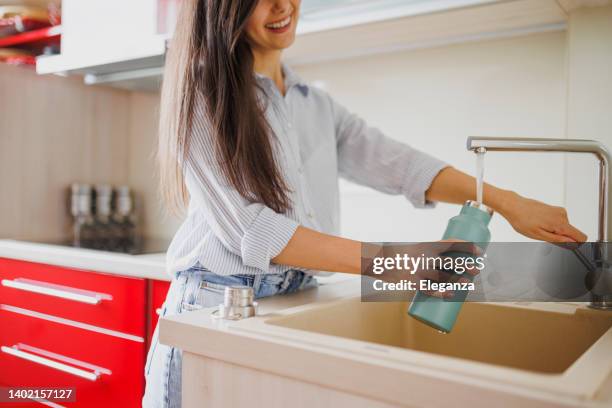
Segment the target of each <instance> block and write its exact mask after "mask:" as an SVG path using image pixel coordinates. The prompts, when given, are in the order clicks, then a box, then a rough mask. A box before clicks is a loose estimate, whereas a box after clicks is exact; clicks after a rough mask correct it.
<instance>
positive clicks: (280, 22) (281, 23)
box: [265, 15, 291, 32]
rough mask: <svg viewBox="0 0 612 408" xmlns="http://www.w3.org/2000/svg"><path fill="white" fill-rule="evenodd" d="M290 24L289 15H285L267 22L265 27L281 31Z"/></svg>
mask: <svg viewBox="0 0 612 408" xmlns="http://www.w3.org/2000/svg"><path fill="white" fill-rule="evenodd" d="M290 25H291V16H290V15H289V16H287V17H285V18H284V19H282V20H278V21H275V22H272V23H268V24H266V25H265V27H266V28H267V29H268V30H271V31H274V32H283V31H285V30H286V29H287V28H288V27H289V26H290Z"/></svg>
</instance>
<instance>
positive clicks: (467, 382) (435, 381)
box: [160, 274, 612, 407]
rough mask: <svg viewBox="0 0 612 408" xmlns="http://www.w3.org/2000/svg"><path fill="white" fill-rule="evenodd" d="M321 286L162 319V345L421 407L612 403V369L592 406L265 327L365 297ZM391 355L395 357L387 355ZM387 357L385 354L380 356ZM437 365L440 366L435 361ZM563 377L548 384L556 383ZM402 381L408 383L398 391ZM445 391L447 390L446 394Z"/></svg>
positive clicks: (447, 361) (350, 283) (332, 284)
mask: <svg viewBox="0 0 612 408" xmlns="http://www.w3.org/2000/svg"><path fill="white" fill-rule="evenodd" d="M319 281H320V282H321V283H322V284H321V285H320V287H319V288H313V289H308V290H305V291H303V292H299V293H296V294H292V295H285V296H275V297H271V298H264V299H259V301H258V302H259V310H258V316H256V317H254V318H250V319H244V320H239V321H224V320H216V319H214V318H213V317H212V315H211V314H212V312H213V311H214V308H207V309H203V310H198V311H193V312H185V313H182V314H180V315H174V316H166V317H164V318H162V319H160V342H161V343H164V344H168V345H172V346H175V347H179V348H181V349H182V350H184V351H185V352H187V353H192V354H196V355H200V356H204V357H207V358H212V359H215V360H221V361H224V362H227V363H230V364H236V365H239V366H242V367H248V368H251V369H255V370H264V371H266V372H269V373H274V374H276V375H280V376H282V377H288V378H293V379H294V380H295V379H297V380H300V381H304V382H310V383H314V384H318V385H321V386H326V387H332V388H335V389H338V390H342V391H345V392H348V393H350V394H355V395H362V396H365V397H369V398H374V399H377V400H383V401H386V402H389V403H391V404H398V405H404V404H406V402H407V401H410V404H411V405H412V404H414V406H449V405H454V406H468V405H469V406H471V407H487V406H508V407H513V406H525V407H527V406H532V407H561V406H563V407H568V406H571V407H576V406H582V407H609V406H612V370H611V371H610V374H609V375H608V377H607V380H605V381H604V383H603V384H602V385H601V386H600V388H599V392H598V393H597V394H598V395H597V396H596V398H595V399H594V400H588V401H586V400H580V399H575V398H571V397H569V398H568V397H567V396H564V395H561V394H559V393H555V392H550V391H545V390H543V389H538V387H537V386H535V385H534V386H533V387H525V386H517V385H516V384H512V383H511V382H510V381H508V382H506V381H500V380H499V379H495V378H496V377H499V378H506V377H504V375H505V371H504V372H503V373H501V372H497V371H499V370H500V368H499V367H497V366H491V365H482V364H481V365H478V364H476V363H474V362H469V361H467V360H461V359H453V358H446V357H443V356H437V357H436V358H434V357H432V356H433V355H431V354H428V353H421V352H411V353H410V356H409V358H410V359H411V361H410V362H409V363H407V362H404V361H402V359H401V358H399V359H398V358H396V357H398V356H399V354H397V355H396V354H394V353H395V351H393V350H391V351H389V350H382V349H381V350H378V347H376V345H375V344H372V345H371V346H369V347H371V348H372V350H371V351H372V352H371V353H367V354H363V355H362V354H360V353H354V352H353V350H351V349H349V348H346V347H345V346H346V345H347V344H349V343H347V341H345V340H341V339H339V338H338V339H335V340H334V338H333V336H332V338H331V339H329V337H328V340H327V345H325V346H322V344H324V343H322V342H319V340H320V339H319V340H317V337H316V336H320V335H314V334H311V333H309V332H302V331H298V334H295V333H294V334H293V335H294V336H295V337H294V338H290V337H287V336H285V335H284V333H281V328H278V327H276V328H272V327H268V328H266V327H264V326H266V324H265V320H266V319H268V318H271V317H272V318H274V317H278V316H283V315H285V314H287V313H289V314H290V313H293V311H295V310H298V311H301V310H303V309H306V308H311V307H313V306H316V305H315V304H326V303H334V302H338V301H342V300H343V299H348V298H353V297H358V296H359V294H360V280H359V278H358V277H351V276H348V275H342V274H335V276H332V277H331V279H329V280H328V281H326V280H325V279H319ZM559 306H563V305H559ZM268 326H270V325H268ZM608 337H609V336H608ZM608 340H609V339H608ZM368 344H370V343H368ZM383 351H384V352H385V353H390V354H388V355H387V356H386V357H385V356H384V354H385V353H383ZM397 352H398V353H401V352H402V350H401V349H398V350H397ZM610 352H612V350H611V351H610ZM379 353H380V355H383V357H377V355H379ZM394 356H395V357H394ZM432 360H437V361H436V362H435V364H433V363H432ZM604 360H606V361H607V360H609V359H608V358H605V359H604ZM287 361H291V364H287ZM466 367H468V368H470V367H471V368H474V367H476V368H477V370H476V371H474V370H473V372H477V373H478V375H474V376H470V375H465V374H459V375H458V373H459V372H466V370H465V368H466ZM453 371H456V372H455V373H453ZM515 371H516V370H515ZM488 374H495V375H491V376H489V375H488ZM498 374H499V375H498ZM514 374H516V373H514ZM514 374H512V373H511V375H514ZM519 374H520V373H519ZM521 375H523V374H521ZM526 375H527V376H532V377H533V379H534V384H535V383H537V382H538V381H539V380H541V379H542V378H541V377H542V376H541V375H532V374H530V373H529V372H527V374H526ZM545 377H546V376H545ZM530 378H531V377H530ZM555 378H556V377H554V376H553V377H546V379H545V380H546V381H555ZM559 378H560V377H559ZM508 380H509V379H508ZM398 384H404V386H402V387H398ZM442 389H443V390H444V392H440V390H442Z"/></svg>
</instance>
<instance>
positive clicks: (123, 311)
mask: <svg viewBox="0 0 612 408" xmlns="http://www.w3.org/2000/svg"><path fill="white" fill-rule="evenodd" d="M0 280H1V281H0V302H1V303H5V304H10V305H12V306H18V307H22V308H25V309H31V310H37V311H40V312H44V313H47V314H51V315H55V316H61V317H64V318H67V319H71V320H77V321H79V322H84V323H88V324H92V325H94V326H100V327H105V328H107V329H112V330H117V331H121V332H124V333H130V334H135V335H138V336H143V334H144V332H145V323H146V320H145V316H144V313H143V311H144V309H145V306H146V304H145V301H146V284H145V282H146V281H145V280H144V279H135V278H127V277H121V276H115V275H107V274H101V273H95V272H86V271H79V270H76V269H68V268H62V267H58V266H51V265H43V264H38V263H32V262H24V261H17V260H13V259H5V258H0Z"/></svg>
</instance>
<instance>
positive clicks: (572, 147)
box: [467, 136, 612, 309]
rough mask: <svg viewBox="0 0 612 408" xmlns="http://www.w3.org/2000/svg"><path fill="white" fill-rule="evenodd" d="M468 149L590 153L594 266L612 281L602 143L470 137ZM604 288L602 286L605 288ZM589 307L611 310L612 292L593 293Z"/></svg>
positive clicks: (611, 173)
mask: <svg viewBox="0 0 612 408" xmlns="http://www.w3.org/2000/svg"><path fill="white" fill-rule="evenodd" d="M467 148H468V150H472V151H474V152H479V153H484V152H487V151H504V152H566V153H590V154H594V155H595V157H597V159H598V160H599V207H598V219H597V225H598V227H597V242H598V243H599V244H600V245H598V246H597V247H598V248H597V250H596V251H595V255H594V258H595V259H594V261H595V265H596V266H597V272H598V273H599V275H600V276H599V278H601V279H602V281H603V282H604V283H608V282H609V281H610V280H612V278H611V277H610V276H609V274H610V273H611V272H610V271H609V268H608V261H609V260H610V258H609V257H608V253H607V242H608V237H609V235H610V233H611V231H610V228H611V227H612V225H611V224H610V222H609V219H608V214H609V205H610V203H609V200H608V192H609V190H610V180H611V179H612V170H611V169H610V161H611V160H610V157H611V156H610V152H609V151H608V149H607V148H606V147H605V146H604V145H603V144H601V143H599V142H597V141H595V140H581V139H531V138H521V137H508V138H506V137H473V136H472V137H468V139H467ZM602 286H603V285H602ZM591 295H592V298H591V303H590V305H589V306H590V307H592V308H597V309H612V293H610V291H609V290H607V291H605V293H604V294H594V293H591Z"/></svg>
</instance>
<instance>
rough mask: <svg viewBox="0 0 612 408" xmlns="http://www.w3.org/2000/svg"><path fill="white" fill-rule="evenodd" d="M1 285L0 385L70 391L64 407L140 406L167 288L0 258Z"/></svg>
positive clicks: (163, 284) (151, 282)
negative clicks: (152, 339) (152, 340)
mask: <svg viewBox="0 0 612 408" xmlns="http://www.w3.org/2000/svg"><path fill="white" fill-rule="evenodd" d="M0 283H1V284H0V328H2V329H1V330H0V347H1V349H0V350H1V351H0V385H3V386H27V387H76V402H73V403H65V405H66V406H75V407H110V406H112V407H140V406H141V399H142V394H143V392H144V375H143V370H144V360H145V356H146V352H147V348H148V344H149V340H150V337H151V334H152V331H153V329H154V328H155V325H156V324H157V319H158V315H157V314H156V313H155V311H156V310H157V309H158V308H160V307H161V306H162V304H163V302H164V300H165V297H166V293H167V290H168V287H169V285H170V282H164V281H156V280H147V279H140V278H129V277H121V276H116V275H110V274H102V273H96V272H90V271H82V270H76V269H69V268H63V267H57V266H51V265H44V264H38V263H32V262H25V261H19V260H12V259H6V258H0ZM58 403H59V402H58ZM59 404H60V405H64V404H62V403H59ZM20 406H22V405H20ZM23 406H26V405H23ZM33 406H40V405H38V403H35V405H33Z"/></svg>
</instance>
